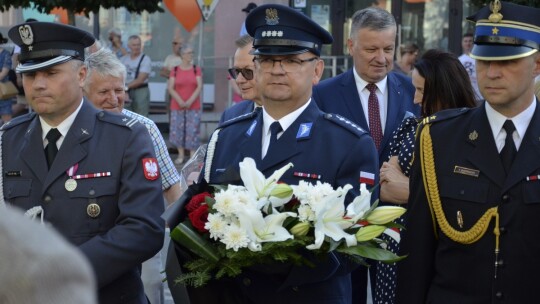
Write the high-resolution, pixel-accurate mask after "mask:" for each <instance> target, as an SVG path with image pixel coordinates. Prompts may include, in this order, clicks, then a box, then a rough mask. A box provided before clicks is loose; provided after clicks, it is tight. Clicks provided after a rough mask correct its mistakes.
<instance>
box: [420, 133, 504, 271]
mask: <svg viewBox="0 0 540 304" xmlns="http://www.w3.org/2000/svg"><path fill="white" fill-rule="evenodd" d="M429 131H430V124H426V125H425V127H424V129H423V131H422V132H421V134H420V146H421V147H420V166H421V168H422V177H423V179H424V188H425V190H426V197H427V200H428V204H429V208H430V211H431V217H432V218H433V230H434V233H435V236H436V237H437V225H439V227H440V228H441V231H442V232H443V233H444V234H445V235H446V236H447V237H449V238H450V239H451V240H452V241H454V242H457V243H460V244H472V243H474V242H476V241H478V240H479V239H480V238H482V236H484V234H485V233H486V230H487V228H488V226H489V223H490V222H491V218H492V217H494V218H495V228H494V229H493V234H495V278H496V277H497V266H498V263H497V262H498V260H499V259H498V256H499V236H500V231H499V213H498V207H497V206H496V207H492V208H489V209H488V210H487V211H486V213H484V215H482V217H480V219H479V220H478V221H477V222H476V223H475V224H474V225H473V226H472V227H471V229H469V230H467V231H457V230H456V229H454V228H453V227H452V226H451V225H450V223H448V220H447V219H446V216H445V214H444V211H443V208H442V203H441V197H440V195H439V186H438V184H437V174H436V173H435V158H434V155H433V143H432V141H431V135H430V132H429Z"/></svg>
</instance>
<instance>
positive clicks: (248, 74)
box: [227, 68, 253, 80]
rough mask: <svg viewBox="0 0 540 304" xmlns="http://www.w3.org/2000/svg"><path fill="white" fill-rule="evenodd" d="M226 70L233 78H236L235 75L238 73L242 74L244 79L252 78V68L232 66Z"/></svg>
mask: <svg viewBox="0 0 540 304" xmlns="http://www.w3.org/2000/svg"><path fill="white" fill-rule="evenodd" d="M227 71H229V75H231V77H232V78H233V79H236V77H238V75H240V74H242V76H244V78H245V79H246V80H251V79H253V70H252V69H248V68H243V69H239V68H232V69H228V70H227Z"/></svg>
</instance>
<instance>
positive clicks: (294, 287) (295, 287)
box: [292, 286, 300, 291]
mask: <svg viewBox="0 0 540 304" xmlns="http://www.w3.org/2000/svg"><path fill="white" fill-rule="evenodd" d="M292 290H293V291H298V290H300V288H298V286H293V288H292Z"/></svg>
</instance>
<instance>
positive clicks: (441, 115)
mask: <svg viewBox="0 0 540 304" xmlns="http://www.w3.org/2000/svg"><path fill="white" fill-rule="evenodd" d="M469 110H470V108H458V109H447V110H442V111H440V112H437V113H436V114H433V115H431V116H428V117H425V118H424V119H422V122H421V123H422V124H423V125H425V124H431V123H437V122H440V121H444V120H449V119H452V118H454V117H458V116H460V115H463V114H465V113H467V112H468V111H469Z"/></svg>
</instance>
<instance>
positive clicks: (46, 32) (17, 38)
mask: <svg viewBox="0 0 540 304" xmlns="http://www.w3.org/2000/svg"><path fill="white" fill-rule="evenodd" d="M8 36H9V38H10V39H11V40H12V41H13V42H14V43H15V44H17V45H18V46H20V47H21V54H20V55H19V62H20V63H19V65H18V66H17V68H16V71H17V72H19V73H25V72H33V71H38V70H42V69H46V68H48V67H51V66H54V65H57V64H61V63H64V62H67V61H69V60H71V59H77V60H81V61H84V49H85V48H86V47H89V46H91V45H92V44H94V42H95V39H94V36H93V35H92V34H90V33H88V32H86V31H83V30H81V29H78V28H76V27H73V26H70V25H64V24H59V23H52V22H27V23H23V24H19V25H16V26H14V27H12V28H11V29H10V30H9V32H8Z"/></svg>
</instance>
